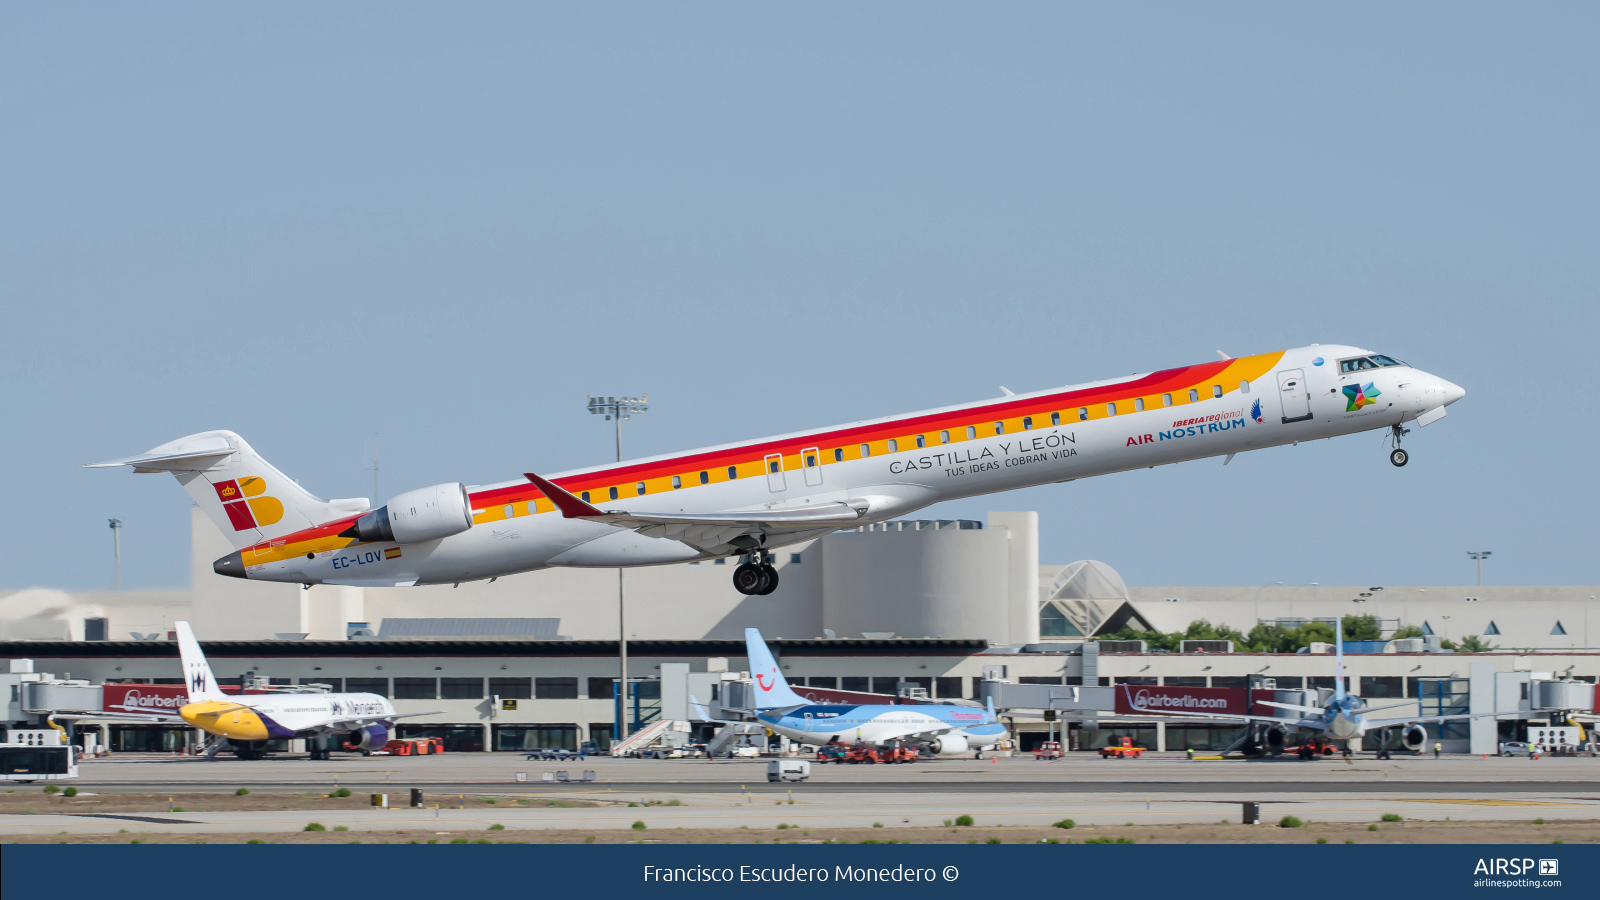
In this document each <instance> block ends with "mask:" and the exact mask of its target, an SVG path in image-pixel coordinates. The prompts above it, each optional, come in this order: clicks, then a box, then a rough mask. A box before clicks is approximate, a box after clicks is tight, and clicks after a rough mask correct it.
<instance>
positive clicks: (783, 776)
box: [767, 759, 811, 781]
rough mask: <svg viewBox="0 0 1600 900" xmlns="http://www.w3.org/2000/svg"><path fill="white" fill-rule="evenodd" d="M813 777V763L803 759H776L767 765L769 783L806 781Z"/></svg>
mask: <svg viewBox="0 0 1600 900" xmlns="http://www.w3.org/2000/svg"><path fill="white" fill-rule="evenodd" d="M810 777H811V763H810V762H808V761H806V760H803V759H775V760H773V761H772V762H769V763H767V780H768V781H805V780H806V779H807V778H810Z"/></svg>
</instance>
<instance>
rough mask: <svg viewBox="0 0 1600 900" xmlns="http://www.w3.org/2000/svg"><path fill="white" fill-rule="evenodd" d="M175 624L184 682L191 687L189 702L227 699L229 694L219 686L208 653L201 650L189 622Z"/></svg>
mask: <svg viewBox="0 0 1600 900" xmlns="http://www.w3.org/2000/svg"><path fill="white" fill-rule="evenodd" d="M174 625H175V626H176V627H177V631H178V655H179V656H180V657H182V658H183V683H184V684H185V685H186V686H188V688H189V702H190V703H199V702H200V701H202V700H226V699H227V695H226V694H224V693H222V690H221V689H220V688H218V687H217V677H216V676H215V675H212V674H211V664H210V663H208V662H206V655H205V654H204V653H201V652H200V642H199V641H197V640H195V639H194V631H193V629H191V628H190V627H189V623H188V622H176V623H174Z"/></svg>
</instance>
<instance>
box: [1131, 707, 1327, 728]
mask: <svg viewBox="0 0 1600 900" xmlns="http://www.w3.org/2000/svg"><path fill="white" fill-rule="evenodd" d="M1256 702H1257V703H1261V702H1263V701H1260V700H1258V701H1256ZM1275 705H1281V704H1275ZM1321 711H1322V710H1320V709H1319V710H1317V712H1321ZM1151 715H1157V716H1181V717H1183V718H1186V719H1227V720H1229V721H1231V722H1271V723H1272V724H1274V725H1283V726H1286V727H1293V728H1311V729H1314V730H1317V731H1322V730H1323V729H1324V728H1325V727H1326V726H1324V725H1323V724H1322V723H1321V722H1319V721H1317V720H1316V719H1280V718H1278V717H1277V716H1246V715H1241V714H1240V713H1191V712H1179V711H1178V710H1174V709H1164V710H1161V711H1160V712H1157V713H1151Z"/></svg>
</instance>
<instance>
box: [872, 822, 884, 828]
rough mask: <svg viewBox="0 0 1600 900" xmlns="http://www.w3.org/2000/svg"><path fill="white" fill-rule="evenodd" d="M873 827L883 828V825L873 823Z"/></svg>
mask: <svg viewBox="0 0 1600 900" xmlns="http://www.w3.org/2000/svg"><path fill="white" fill-rule="evenodd" d="M872 827H873V828H882V827H883V823H882V822H873V823H872Z"/></svg>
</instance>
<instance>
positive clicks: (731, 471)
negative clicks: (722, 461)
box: [728, 466, 739, 481]
mask: <svg viewBox="0 0 1600 900" xmlns="http://www.w3.org/2000/svg"><path fill="white" fill-rule="evenodd" d="M738 477H739V467H738V466H729V467H728V480H729V481H732V480H734V479H735V478H738Z"/></svg>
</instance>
